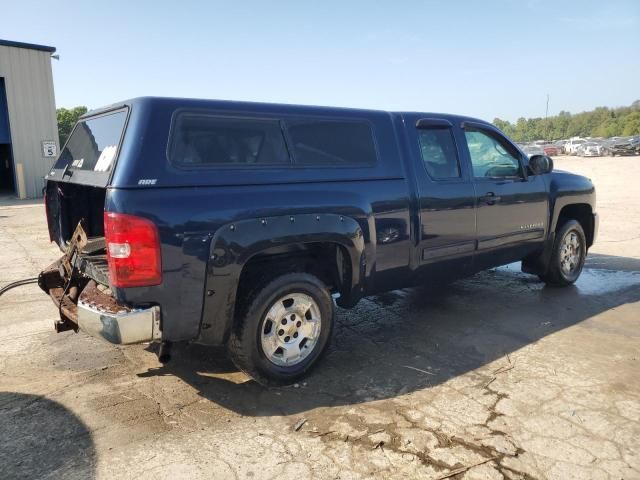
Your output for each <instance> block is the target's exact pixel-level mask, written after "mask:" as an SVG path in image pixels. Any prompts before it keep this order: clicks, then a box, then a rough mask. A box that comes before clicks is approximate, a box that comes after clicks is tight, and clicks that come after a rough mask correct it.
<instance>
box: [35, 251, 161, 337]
mask: <svg viewBox="0 0 640 480" xmlns="http://www.w3.org/2000/svg"><path fill="white" fill-rule="evenodd" d="M61 261H62V259H61V260H58V261H57V262H55V263H54V264H52V265H50V266H49V267H48V268H47V269H45V270H44V271H43V272H42V273H40V277H39V279H38V284H39V285H40V288H41V289H42V290H44V291H45V292H47V293H48V294H49V296H50V297H51V299H52V300H53V303H54V304H55V305H56V307H58V309H59V311H60V320H59V321H57V322H56V323H55V325H54V326H55V329H56V331H58V332H63V331H65V330H75V331H77V330H78V329H80V330H82V331H84V332H86V333H88V334H89V335H92V336H94V337H98V338H102V339H104V340H107V341H108V342H111V343H115V344H129V343H142V342H152V341H156V340H161V339H162V332H161V330H160V307H159V306H156V305H153V306H145V307H137V306H128V305H121V304H119V303H118V301H117V300H116V299H115V298H114V297H113V295H111V292H110V291H109V289H108V288H106V287H102V286H98V284H97V283H96V282H95V280H89V281H88V282H87V281H86V280H85V281H75V280H74V283H73V285H71V286H67V288H66V289H65V286H66V284H67V281H66V280H65V277H64V272H63V269H62V268H61Z"/></svg>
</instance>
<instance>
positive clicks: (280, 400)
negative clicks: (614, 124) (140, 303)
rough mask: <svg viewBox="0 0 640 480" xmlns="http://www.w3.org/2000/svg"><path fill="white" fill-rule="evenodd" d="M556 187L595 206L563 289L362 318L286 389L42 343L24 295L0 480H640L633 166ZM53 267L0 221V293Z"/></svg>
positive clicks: (33, 235) (19, 297)
mask: <svg viewBox="0 0 640 480" xmlns="http://www.w3.org/2000/svg"><path fill="white" fill-rule="evenodd" d="M556 168H559V169H564V170H569V171H573V172H576V173H582V174H585V175H587V176H589V177H591V178H592V179H593V180H594V182H595V184H596V186H597V189H598V212H599V214H600V218H601V221H600V236H599V238H598V240H597V243H596V245H595V246H594V247H593V249H592V251H591V252H590V256H589V258H588V260H587V264H586V270H585V271H584V273H583V275H582V277H581V278H580V280H579V281H578V283H577V284H576V286H574V287H571V288H567V289H551V288H545V287H544V286H543V284H542V283H539V282H538V281H537V279H536V278H534V277H532V276H528V275H525V274H522V273H520V271H519V265H518V264H514V265H510V266H507V267H503V268H500V269H497V270H493V271H488V272H483V273H481V274H478V275H476V276H475V277H473V278H470V279H467V280H464V281H459V282H456V283H454V284H452V285H450V286H449V287H446V289H444V290H434V289H429V288H418V289H410V290H399V291H394V292H391V293H388V294H385V295H382V296H379V297H375V298H371V299H367V300H364V301H362V302H361V303H360V304H359V305H358V307H357V308H356V309H354V310H351V311H341V312H340V315H339V317H340V318H339V322H338V325H337V328H336V332H335V337H334V340H333V344H332V347H331V350H330V352H329V354H328V355H327V356H326V357H325V359H324V360H323V362H322V363H321V364H320V365H319V368H317V369H316V370H315V371H314V373H313V374H312V375H310V376H309V378H308V379H307V381H306V382H305V383H301V384H300V385H298V386H297V387H296V386H292V387H287V388H281V389H265V388H262V387H260V386H258V385H256V384H255V383H254V382H251V381H248V379H247V378H246V377H245V376H244V375H243V374H241V373H238V372H237V371H235V370H234V368H233V365H232V364H231V363H230V362H229V361H228V360H227V359H226V358H225V356H224V353H223V352H221V351H216V350H208V349H204V348H201V347H191V348H184V347H178V348H176V350H175V351H174V358H175V360H174V361H173V362H172V363H170V364H169V365H167V366H162V365H161V364H159V363H158V361H157V358H156V355H155V353H154V351H153V347H149V346H145V345H140V346H130V347H125V348H117V347H114V346H111V345H109V344H106V343H103V342H100V341H98V340H95V339H92V338H90V337H88V336H86V335H84V334H74V333H73V332H66V333H63V334H55V333H54V332H53V330H52V325H53V321H54V320H55V319H56V315H57V312H56V310H55V308H54V307H53V305H52V304H51V302H50V301H49V299H48V298H47V297H45V296H44V294H42V293H41V292H40V291H39V290H38V288H37V287H36V286H33V285H30V286H27V287H20V288H18V289H14V290H12V291H10V292H8V293H7V294H5V295H4V296H2V297H1V298H0V478H2V479H5V478H16V477H17V478H89V477H97V478H105V479H106V478H109V479H112V478H153V479H162V478H167V479H168V478H182V477H187V478H222V479H224V478H234V479H235V478H255V479H263V478H278V479H289V478H291V479H294V478H295V479H296V480H300V479H305V478H331V479H333V478H341V479H350V478H385V479H395V478H398V479H400V478H402V479H406V478H425V479H436V478H443V477H444V476H446V475H447V474H452V473H455V472H456V471H459V472H460V473H459V474H458V476H457V477H455V478H465V479H499V478H526V479H530V478H557V479H563V480H564V479H571V478H576V479H590V478H594V479H600V478H602V479H608V478H612V479H613V478H615V479H622V478H624V479H632V478H640V188H638V181H637V179H638V177H639V176H640V158H639V157H627V158H620V157H616V158H589V159H582V158H572V157H561V158H558V159H557V161H556ZM58 256H59V252H58V250H57V247H55V246H53V245H52V244H49V243H48V235H47V233H46V230H45V224H44V211H43V208H42V206H41V205H40V202H38V203H34V202H31V203H27V204H25V203H17V202H7V201H5V202H4V203H0V265H1V268H0V285H5V284H7V283H9V282H11V281H14V280H17V279H21V278H25V277H30V276H33V275H35V274H37V273H38V272H39V271H40V268H41V267H43V266H46V265H47V264H48V263H50V262H51V261H53V260H54V259H55V258H57V257H58ZM303 420H304V423H303V424H302V426H301V427H300V428H299V430H297V431H296V430H295V428H294V426H295V425H300V423H302V421H303ZM467 467H470V468H468V469H467ZM457 469H460V470H457ZM464 469H466V470H464ZM463 470H464V471H463Z"/></svg>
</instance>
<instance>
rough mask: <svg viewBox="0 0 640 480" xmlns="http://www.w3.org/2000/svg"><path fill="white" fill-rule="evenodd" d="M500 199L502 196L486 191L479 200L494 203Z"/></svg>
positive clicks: (489, 203)
mask: <svg viewBox="0 0 640 480" xmlns="http://www.w3.org/2000/svg"><path fill="white" fill-rule="evenodd" d="M501 199H502V197H500V196H498V195H496V194H495V193H493V192H487V193H486V194H485V195H484V197H482V198H481V200H482V201H483V202H484V203H486V204H487V205H495V204H496V203H498V202H499V201H500V200H501Z"/></svg>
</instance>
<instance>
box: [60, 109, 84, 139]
mask: <svg viewBox="0 0 640 480" xmlns="http://www.w3.org/2000/svg"><path fill="white" fill-rule="evenodd" d="M85 113H87V107H84V106H81V107H75V108H58V109H57V110H56V115H57V117H58V137H59V139H60V146H62V145H64V144H65V142H66V141H67V138H69V134H71V130H73V126H74V125H75V124H76V122H77V121H78V118H79V117H81V116H82V115H84V114H85Z"/></svg>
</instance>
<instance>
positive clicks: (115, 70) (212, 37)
mask: <svg viewBox="0 0 640 480" xmlns="http://www.w3.org/2000/svg"><path fill="white" fill-rule="evenodd" d="M0 12H1V14H0V15H1V17H2V21H1V22H0V38H4V39H9V40H18V41H25V42H33V43H42V44H46V45H53V46H55V47H57V49H58V53H59V55H60V61H57V62H56V61H54V63H53V71H54V82H55V90H56V103H57V105H58V106H59V107H60V106H63V107H72V106H75V105H87V106H88V107H90V108H93V107H98V106H101V105H106V104H109V103H113V102H115V101H118V100H122V99H125V98H129V97H134V96H139V95H163V96H180V97H202V98H220V99H231V100H254V101H267V102H283V103H302V104H316V105H337V106H351V107H365V108H381V109H387V110H415V111H432V112H450V113H461V114H468V115H473V116H477V117H481V118H484V119H488V120H492V119H493V118H494V117H501V118H504V119H508V120H512V121H513V120H515V119H516V118H517V117H519V116H527V117H528V116H544V113H545V101H546V94H547V93H549V95H550V103H549V113H550V114H556V113H557V112H559V111H560V110H568V111H571V112H574V113H575V112H579V111H584V110H589V109H592V108H594V107H596V106H621V105H629V104H630V103H631V102H633V101H634V100H637V99H640V1H638V0H629V1H615V0H612V1H608V0H601V1H599V2H593V1H560V0H556V1H542V0H540V1H536V0H529V1H519V0H495V1H490V0H486V1H459V2H447V1H442V0H440V1H386V2H384V1H377V2H376V1H372V0H369V1H352V2H348V1H346V0H344V1H332V0H324V1H302V0H300V1H290V2H284V1H283V2H280V1H277V0H271V1H263V2H257V1H255V2H254V1H250V0H243V1H236V2H231V1H229V2H214V1H188V0H183V1H182V2H175V1H163V0H156V1H135V2H134V1H116V0H111V1H105V2H93V1H91V2H88V1H84V2H80V1H60V0H59V1H55V0H50V1H29V0H21V1H19V2H18V1H6V0H5V1H4V2H3V3H2V5H1V7H0Z"/></svg>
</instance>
